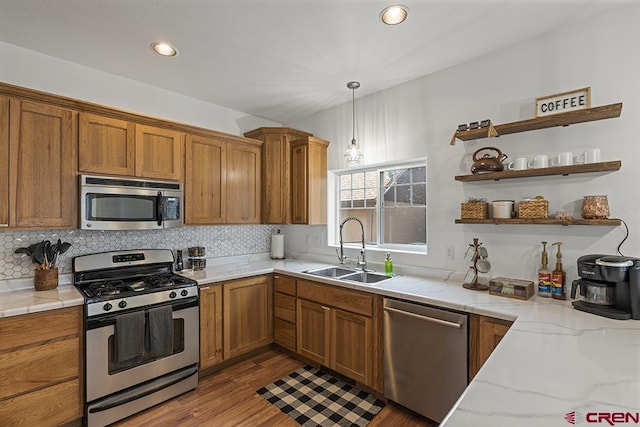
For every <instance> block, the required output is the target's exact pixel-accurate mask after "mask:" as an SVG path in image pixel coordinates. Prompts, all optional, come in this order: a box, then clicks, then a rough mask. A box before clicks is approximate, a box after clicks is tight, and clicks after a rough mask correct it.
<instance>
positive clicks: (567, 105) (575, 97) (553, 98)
mask: <svg viewBox="0 0 640 427" xmlns="http://www.w3.org/2000/svg"><path fill="white" fill-rule="evenodd" d="M586 108H591V88H590V87H585V88H583V89H577V90H572V91H571V92H563V93H557V94H555V95H549V96H543V97H541V98H536V117H543V116H550V115H553V114H561V113H568V112H569V111H576V110H584V109H586Z"/></svg>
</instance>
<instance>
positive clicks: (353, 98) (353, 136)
mask: <svg viewBox="0 0 640 427" xmlns="http://www.w3.org/2000/svg"><path fill="white" fill-rule="evenodd" d="M351 108H352V115H351V118H352V126H353V130H352V133H351V144H352V145H353V144H354V143H355V141H356V87H355V86H352V87H351Z"/></svg>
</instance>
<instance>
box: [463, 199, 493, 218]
mask: <svg viewBox="0 0 640 427" xmlns="http://www.w3.org/2000/svg"><path fill="white" fill-rule="evenodd" d="M460 218H462V219H487V218H489V203H487V202H463V203H460Z"/></svg>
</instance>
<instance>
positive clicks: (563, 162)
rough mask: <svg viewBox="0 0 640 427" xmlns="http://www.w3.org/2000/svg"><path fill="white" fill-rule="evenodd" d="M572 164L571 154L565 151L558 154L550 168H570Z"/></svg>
mask: <svg viewBox="0 0 640 427" xmlns="http://www.w3.org/2000/svg"><path fill="white" fill-rule="evenodd" d="M572 164H573V153H572V152H571V151H566V152H564V153H560V154H558V155H557V156H556V157H555V158H554V159H553V160H552V161H551V165H552V166H571V165H572Z"/></svg>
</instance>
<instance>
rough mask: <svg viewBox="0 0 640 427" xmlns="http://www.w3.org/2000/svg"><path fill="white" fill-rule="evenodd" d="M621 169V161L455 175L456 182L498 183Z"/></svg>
mask: <svg viewBox="0 0 640 427" xmlns="http://www.w3.org/2000/svg"><path fill="white" fill-rule="evenodd" d="M621 167H622V161H620V160H615V161H611V162H599V163H585V164H580V165H572V166H552V167H549V168H539V169H526V170H521V171H510V170H504V171H500V172H488V173H479V174H471V175H457V176H456V181H462V182H470V181H498V180H500V179H510V178H527V177H532V176H549V175H564V176H567V175H571V174H576V173H590V172H610V171H617V170H619V169H620V168H621Z"/></svg>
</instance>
